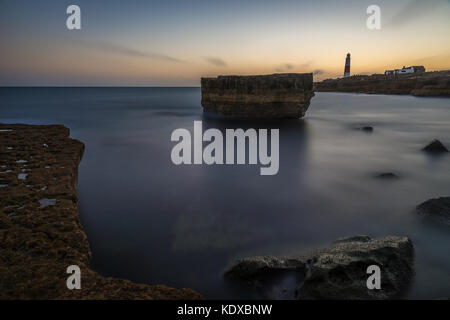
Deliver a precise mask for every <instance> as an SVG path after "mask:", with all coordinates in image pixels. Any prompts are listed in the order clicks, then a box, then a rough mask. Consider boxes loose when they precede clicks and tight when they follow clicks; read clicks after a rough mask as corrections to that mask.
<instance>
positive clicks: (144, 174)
mask: <svg viewBox="0 0 450 320" xmlns="http://www.w3.org/2000/svg"><path fill="white" fill-rule="evenodd" d="M449 111H450V99H439V98H415V97H410V96H384V95H357V94H337V93H318V94H316V97H314V98H313V100H312V103H311V107H310V110H309V111H308V112H307V117H306V118H305V119H304V120H286V121H273V122H245V121H237V120H233V121H231V120H228V121H224V120H220V119H217V118H207V117H204V115H203V114H202V110H201V106H200V89H199V88H75V89H68V88H50V89H49V88H28V89H27V88H16V89H14V88H9V89H6V88H3V89H0V122H7V123H14V122H23V123H39V124H47V123H62V124H65V125H66V126H68V127H70V128H71V134H72V137H74V138H77V139H80V140H82V141H83V142H85V144H86V152H85V156H84V158H83V160H82V162H81V164H80V172H79V196H80V216H81V219H82V222H83V225H84V227H85V230H86V232H87V234H88V237H89V240H90V243H91V247H92V251H93V267H94V268H95V269H96V270H97V271H99V272H100V273H102V274H104V275H108V276H118V277H124V278H128V279H131V280H133V281H137V282H144V283H150V284H156V283H162V284H167V285H171V286H175V287H191V288H194V289H196V290H198V291H199V292H200V293H202V294H203V295H205V296H206V297H207V298H245V297H247V298H251V297H253V296H252V295H251V293H248V292H245V291H242V290H240V289H238V288H235V287H232V286H230V285H229V284H227V283H225V282H224V280H223V278H222V273H223V271H224V269H225V268H226V267H227V266H228V265H230V263H232V262H233V261H234V260H235V259H236V258H239V257H244V256H248V255H255V254H290V253H297V252H303V251H305V250H309V249H311V248H316V247H322V246H327V245H328V244H329V243H330V242H331V241H333V240H334V239H336V238H338V237H343V236H352V235H358V234H368V235H371V236H374V237H378V236H385V235H390V234H395V235H406V236H409V237H411V238H412V240H413V242H414V245H415V248H416V273H417V274H416V278H415V282H414V285H413V287H412V289H411V293H410V295H409V297H410V298H439V297H449V296H450V255H449V252H450V231H449V230H448V229H445V228H439V227H436V226H430V225H425V224H423V223H422V221H420V220H419V219H418V218H417V217H416V216H415V215H414V213H413V212H412V211H413V209H414V207H415V206H416V205H418V204H419V203H421V202H423V201H425V200H427V199H429V198H432V197H438V196H449V195H450V156H442V157H437V158H436V157H429V156H427V155H425V154H423V153H422V152H421V151H420V149H421V148H422V147H423V146H424V145H426V144H427V143H428V142H430V141H431V140H432V139H434V138H438V139H440V140H441V141H442V142H444V143H445V144H447V145H450V125H449V124H450V112H449ZM194 120H202V121H203V126H204V128H207V127H214V128H220V129H224V128H240V127H241V128H247V127H254V128H259V127H261V128H268V127H269V128H279V129H280V171H279V174H278V175H276V176H260V175H259V166H254V165H253V166H175V165H173V164H172V162H171V159H170V152H171V149H172V147H173V145H174V143H172V142H171V141H170V135H171V132H172V131H173V130H174V129H176V128H187V129H189V130H192V127H193V121H194ZM361 124H362V125H364V124H371V125H373V126H374V127H375V130H374V132H373V133H372V134H370V133H365V132H362V131H359V130H354V127H355V126H358V125H361ZM385 171H393V172H395V173H397V174H399V175H400V176H401V179H399V180H396V181H382V180H380V179H375V178H373V175H374V174H376V173H379V172H385Z"/></svg>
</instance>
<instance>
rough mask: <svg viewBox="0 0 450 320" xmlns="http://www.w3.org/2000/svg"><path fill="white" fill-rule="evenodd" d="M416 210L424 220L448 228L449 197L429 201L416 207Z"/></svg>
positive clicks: (449, 218) (449, 220) (449, 217)
mask: <svg viewBox="0 0 450 320" xmlns="http://www.w3.org/2000/svg"><path fill="white" fill-rule="evenodd" d="M416 210H417V213H418V214H419V215H421V216H423V217H424V218H427V219H430V220H432V221H434V222H437V223H439V224H443V225H448V226H450V197H442V198H437V199H430V200H428V201H425V202H424V203H422V204H420V205H419V206H417V209H416Z"/></svg>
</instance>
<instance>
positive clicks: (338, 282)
mask: <svg viewBox="0 0 450 320" xmlns="http://www.w3.org/2000/svg"><path fill="white" fill-rule="evenodd" d="M413 257H414V247H413V244H412V242H411V240H410V239H408V238H407V237H399V236H389V237H385V238H382V239H371V238H370V237H368V236H356V237H351V238H344V239H338V240H336V241H335V242H333V243H332V244H331V246H330V247H329V248H326V249H322V250H317V251H314V252H311V253H308V254H304V255H300V256H293V257H273V256H263V257H251V258H245V259H241V260H239V261H238V262H237V263H236V264H235V265H234V266H232V267H231V268H230V269H229V270H228V271H226V273H225V276H226V277H227V278H230V279H234V280H237V281H240V282H243V283H245V284H247V285H250V286H252V287H254V288H256V289H258V290H259V291H260V292H262V293H263V294H264V293H267V292H271V291H272V290H273V287H272V285H273V284H272V283H271V282H270V280H268V279H271V278H273V276H274V275H279V274H280V273H284V272H292V271H295V272H296V273H297V274H298V276H299V277H298V278H297V279H298V280H297V284H296V290H295V293H294V296H295V298H296V299H393V298H400V297H402V296H403V295H404V294H405V293H406V291H407V289H408V288H409V285H410V283H411V281H412V279H413V276H414V266H413V265H414V262H413V260H414V258H413ZM371 265H377V266H379V267H380V269H381V289H380V290H377V289H375V290H370V289H368V288H367V285H366V281H367V278H368V277H369V276H370V275H368V274H367V273H366V271H367V268H368V267H369V266H371ZM272 298H274V297H272ZM275 298H276V297H275Z"/></svg>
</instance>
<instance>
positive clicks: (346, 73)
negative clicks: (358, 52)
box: [344, 53, 350, 78]
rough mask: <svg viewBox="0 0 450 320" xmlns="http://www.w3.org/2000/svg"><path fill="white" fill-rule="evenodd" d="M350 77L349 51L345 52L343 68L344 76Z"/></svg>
mask: <svg viewBox="0 0 450 320" xmlns="http://www.w3.org/2000/svg"><path fill="white" fill-rule="evenodd" d="M348 77H350V53H347V58H346V59H345V69H344V78H348Z"/></svg>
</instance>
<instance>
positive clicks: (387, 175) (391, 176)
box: [376, 172, 400, 179]
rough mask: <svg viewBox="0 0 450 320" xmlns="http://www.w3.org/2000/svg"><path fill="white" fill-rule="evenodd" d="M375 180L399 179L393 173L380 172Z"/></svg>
mask: <svg viewBox="0 0 450 320" xmlns="http://www.w3.org/2000/svg"><path fill="white" fill-rule="evenodd" d="M376 178H379V179H399V178H400V177H399V176H398V175H397V174H395V173H393V172H382V173H380V174H377V175H376Z"/></svg>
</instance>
